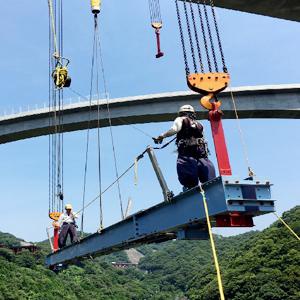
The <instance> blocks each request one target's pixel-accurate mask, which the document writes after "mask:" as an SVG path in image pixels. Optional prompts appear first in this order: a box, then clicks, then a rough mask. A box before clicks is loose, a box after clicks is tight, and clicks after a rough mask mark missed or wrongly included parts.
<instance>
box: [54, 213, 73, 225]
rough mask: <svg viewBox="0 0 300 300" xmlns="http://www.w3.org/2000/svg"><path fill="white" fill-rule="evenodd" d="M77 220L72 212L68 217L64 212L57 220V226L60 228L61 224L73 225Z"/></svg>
mask: <svg viewBox="0 0 300 300" xmlns="http://www.w3.org/2000/svg"><path fill="white" fill-rule="evenodd" d="M76 218H77V215H76V214H74V213H73V212H70V214H69V215H68V214H67V213H66V212H64V213H63V214H61V215H60V217H59V219H58V221H57V222H58V224H59V226H61V225H62V224H63V223H68V224H70V223H75V219H76Z"/></svg>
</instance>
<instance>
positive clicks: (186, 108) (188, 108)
mask: <svg viewBox="0 0 300 300" xmlns="http://www.w3.org/2000/svg"><path fill="white" fill-rule="evenodd" d="M178 112H179V113H181V112H192V113H194V112H195V109H194V107H193V106H192V105H189V104H186V105H182V106H181V107H180V108H179V111H178Z"/></svg>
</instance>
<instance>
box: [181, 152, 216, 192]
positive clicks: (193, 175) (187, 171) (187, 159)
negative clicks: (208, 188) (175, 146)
mask: <svg viewBox="0 0 300 300" xmlns="http://www.w3.org/2000/svg"><path fill="white" fill-rule="evenodd" d="M177 174H178V180H179V182H180V183H181V184H182V185H183V186H184V187H186V188H189V189H190V188H192V187H194V186H197V185H198V184H199V180H200V182H201V183H204V182H206V181H209V180H211V179H213V178H215V177H216V171H215V167H214V165H213V163H212V162H211V161H210V160H209V159H208V158H199V159H196V158H194V157H191V156H184V155H178V158H177Z"/></svg>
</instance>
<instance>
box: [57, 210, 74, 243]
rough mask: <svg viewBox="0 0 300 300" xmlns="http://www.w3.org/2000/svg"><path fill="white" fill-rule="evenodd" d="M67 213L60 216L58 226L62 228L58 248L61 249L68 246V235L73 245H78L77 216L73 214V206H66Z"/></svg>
mask: <svg viewBox="0 0 300 300" xmlns="http://www.w3.org/2000/svg"><path fill="white" fill-rule="evenodd" d="M65 210H66V212H64V213H63V214H61V215H60V217H59V219H58V221H57V226H58V227H60V232H59V238H58V246H59V248H63V247H65V246H66V241H67V238H68V235H70V239H71V243H73V242H74V243H76V242H77V241H78V239H77V231H76V227H77V226H76V221H75V219H76V218H77V216H76V214H74V213H73V212H72V205H71V204H66V206H65Z"/></svg>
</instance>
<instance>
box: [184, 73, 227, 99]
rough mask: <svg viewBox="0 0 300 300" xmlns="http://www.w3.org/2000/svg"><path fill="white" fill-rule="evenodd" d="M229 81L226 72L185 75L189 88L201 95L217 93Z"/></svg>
mask: <svg viewBox="0 0 300 300" xmlns="http://www.w3.org/2000/svg"><path fill="white" fill-rule="evenodd" d="M229 82H230V76H229V74H228V73H194V74H190V75H188V76H187V84H188V86H189V88H190V89H191V90H192V91H194V92H197V93H200V94H203V95H208V94H210V93H213V94H217V93H219V92H221V91H223V90H224V89H225V88H226V87H227V86H228V85H229Z"/></svg>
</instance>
